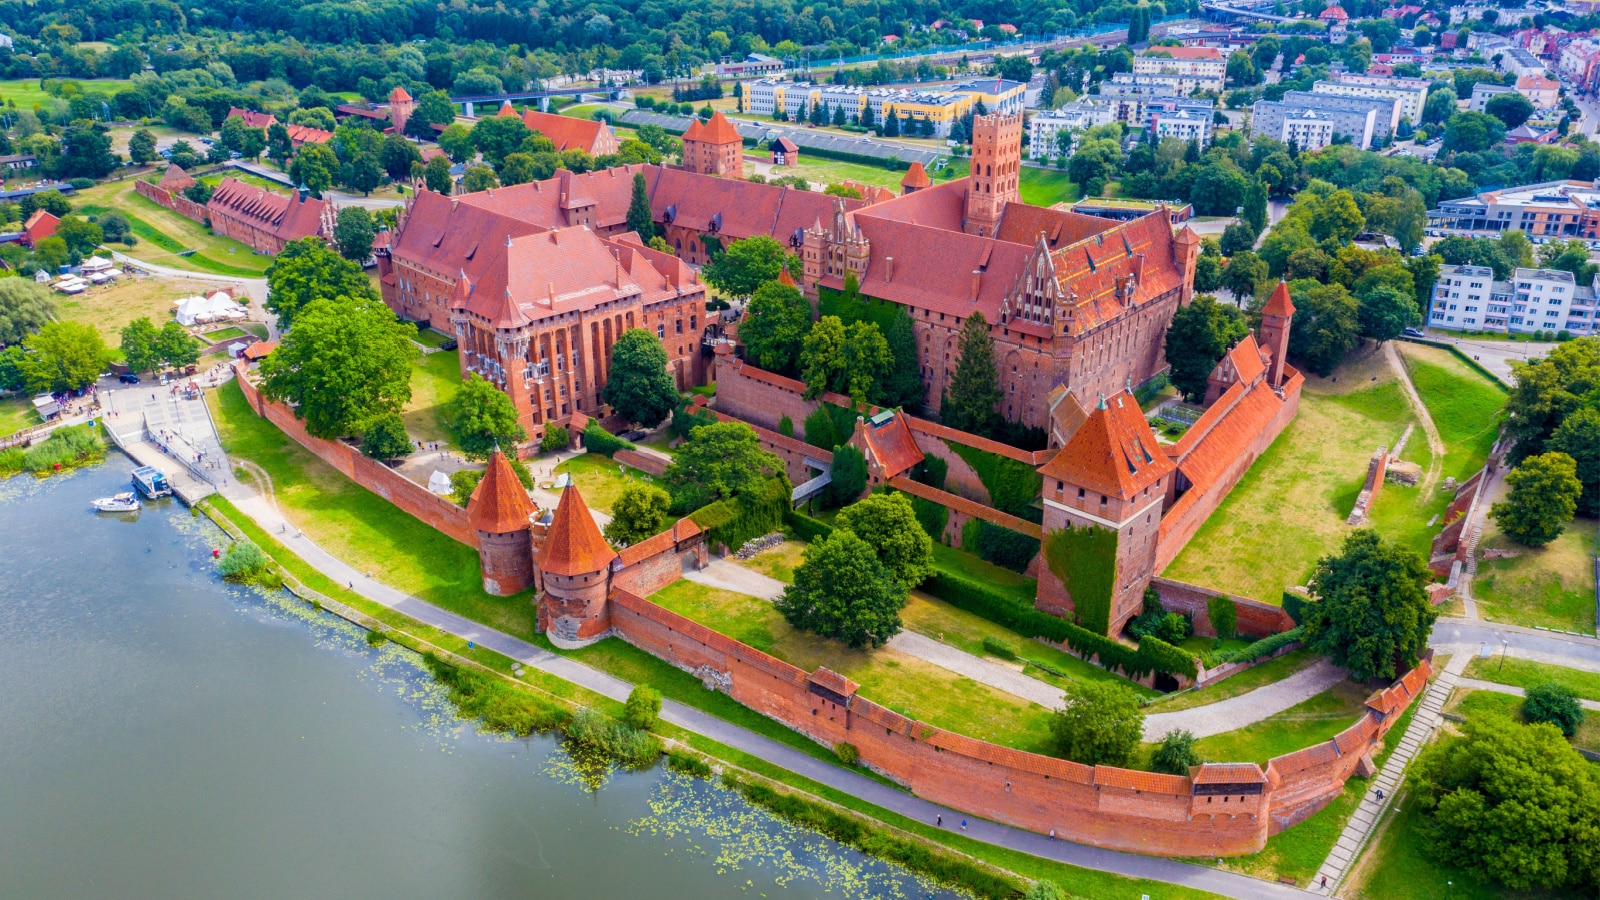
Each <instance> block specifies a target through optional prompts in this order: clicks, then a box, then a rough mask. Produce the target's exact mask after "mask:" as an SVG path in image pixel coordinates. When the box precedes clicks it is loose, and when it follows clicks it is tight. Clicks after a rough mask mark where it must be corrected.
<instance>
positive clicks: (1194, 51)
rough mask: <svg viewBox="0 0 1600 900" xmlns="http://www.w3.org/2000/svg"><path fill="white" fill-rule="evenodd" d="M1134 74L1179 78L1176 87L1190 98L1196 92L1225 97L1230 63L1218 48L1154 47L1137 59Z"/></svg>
mask: <svg viewBox="0 0 1600 900" xmlns="http://www.w3.org/2000/svg"><path fill="white" fill-rule="evenodd" d="M1133 74H1134V75H1135V76H1141V75H1162V76H1171V77H1173V78H1176V79H1177V81H1176V84H1175V85H1174V87H1175V88H1176V90H1177V91H1178V93H1179V94H1182V95H1184V96H1188V95H1190V94H1193V93H1194V92H1195V91H1216V92H1217V93H1219V94H1220V93H1222V90H1223V87H1224V85H1225V83H1226V78H1227V74H1228V60H1227V58H1226V57H1224V56H1223V55H1222V51H1220V50H1218V49H1217V48H1215V47H1151V48H1150V49H1149V50H1146V51H1145V52H1144V53H1143V54H1141V55H1139V56H1136V57H1134V58H1133Z"/></svg>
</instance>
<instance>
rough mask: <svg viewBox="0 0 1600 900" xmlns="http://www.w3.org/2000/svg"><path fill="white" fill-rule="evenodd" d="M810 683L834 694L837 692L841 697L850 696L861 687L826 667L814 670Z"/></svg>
mask: <svg viewBox="0 0 1600 900" xmlns="http://www.w3.org/2000/svg"><path fill="white" fill-rule="evenodd" d="M811 683H812V684H814V685H816V686H818V687H821V688H826V689H828V690H830V691H833V692H834V693H835V694H838V695H839V696H841V697H849V696H852V695H853V694H855V692H856V690H857V689H859V688H860V687H861V685H859V684H856V683H855V682H854V681H851V680H850V679H848V678H846V677H844V676H843V675H840V674H839V673H838V672H835V671H833V670H832V669H827V668H819V669H817V670H816V671H815V672H812V673H811Z"/></svg>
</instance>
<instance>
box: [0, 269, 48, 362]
mask: <svg viewBox="0 0 1600 900" xmlns="http://www.w3.org/2000/svg"><path fill="white" fill-rule="evenodd" d="M58 313H59V309H58V307H57V305H56V301H55V298H54V297H52V296H51V295H50V289H49V288H48V287H46V286H44V285H42V284H39V283H37V282H35V281H34V280H33V279H31V278H0V346H10V345H12V344H20V343H22V340H23V339H24V338H26V337H27V336H28V335H30V334H33V333H34V332H36V331H38V330H39V329H40V328H43V327H44V325H45V323H47V322H50V321H52V320H54V319H55V318H56V316H57V315H58Z"/></svg>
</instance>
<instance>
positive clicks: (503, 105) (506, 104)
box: [495, 100, 517, 118]
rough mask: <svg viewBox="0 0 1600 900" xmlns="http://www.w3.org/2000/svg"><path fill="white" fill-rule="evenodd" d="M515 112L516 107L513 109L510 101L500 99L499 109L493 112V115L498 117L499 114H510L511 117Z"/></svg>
mask: <svg viewBox="0 0 1600 900" xmlns="http://www.w3.org/2000/svg"><path fill="white" fill-rule="evenodd" d="M516 114H517V111H516V109H514V108H513V107H512V106H511V101H510V100H502V101H500V111H499V112H497V113H495V117H496V118H499V117H500V116H512V117H515V116H516Z"/></svg>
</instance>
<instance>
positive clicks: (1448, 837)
mask: <svg viewBox="0 0 1600 900" xmlns="http://www.w3.org/2000/svg"><path fill="white" fill-rule="evenodd" d="M1461 729H1462V731H1463V732H1465V735H1464V736H1463V737H1459V738H1454V739H1450V740H1445V741H1442V742H1439V743H1436V744H1433V745H1431V746H1429V747H1427V748H1426V749H1425V750H1423V752H1422V754H1421V755H1420V756H1419V757H1418V758H1417V761H1416V763H1415V764H1414V772H1413V776H1412V778H1411V779H1410V780H1409V783H1410V784H1411V785H1412V788H1411V790H1413V791H1414V792H1415V795H1416V798H1417V801H1418V808H1419V810H1420V811H1421V815H1422V821H1421V823H1420V825H1419V828H1418V831H1419V833H1420V834H1421V836H1422V840H1423V846H1424V848H1425V849H1426V851H1427V853H1428V855H1429V856H1432V857H1433V858H1434V859H1437V860H1439V861H1440V862H1443V863H1445V864H1447V865H1453V866H1459V867H1461V868H1463V869H1466V870H1467V871H1469V872H1471V873H1473V874H1474V875H1476V876H1478V877H1479V878H1481V879H1483V880H1485V881H1489V882H1498V883H1500V884H1503V885H1505V886H1506V887H1508V888H1511V889H1512V890H1515V891H1530V890H1535V889H1541V890H1559V889H1561V888H1565V887H1583V886H1588V887H1592V886H1593V885H1595V884H1596V882H1597V881H1600V783H1597V779H1596V777H1595V773H1594V767H1593V766H1592V765H1590V764H1589V763H1588V761H1586V760H1585V759H1584V758H1583V757H1582V756H1579V755H1578V751H1576V750H1574V749H1572V746H1571V745H1570V744H1568V743H1567V742H1566V741H1565V740H1564V739H1563V738H1562V736H1561V732H1560V731H1559V730H1557V729H1556V728H1555V727H1554V726H1551V725H1519V724H1517V723H1516V722H1513V721H1511V720H1510V719H1507V718H1505V717H1503V716H1494V715H1490V716H1486V717H1483V718H1481V719H1480V718H1476V717H1474V718H1469V719H1468V720H1467V721H1466V723H1465V724H1463V725H1462V726H1461Z"/></svg>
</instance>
